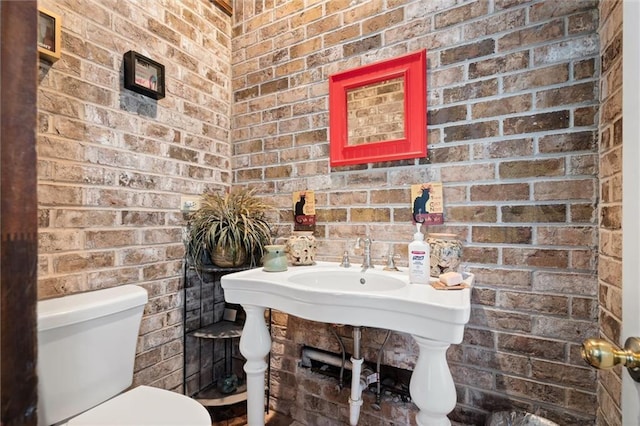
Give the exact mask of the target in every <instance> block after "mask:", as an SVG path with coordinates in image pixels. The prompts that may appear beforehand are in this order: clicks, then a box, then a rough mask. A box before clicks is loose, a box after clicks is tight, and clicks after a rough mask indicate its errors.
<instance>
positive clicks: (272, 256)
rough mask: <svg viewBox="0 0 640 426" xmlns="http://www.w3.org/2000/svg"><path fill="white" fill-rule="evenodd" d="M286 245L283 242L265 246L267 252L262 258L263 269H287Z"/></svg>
mask: <svg viewBox="0 0 640 426" xmlns="http://www.w3.org/2000/svg"><path fill="white" fill-rule="evenodd" d="M285 249H286V247H285V246H284V245H283V244H273V245H267V246H264V250H265V254H264V257H263V258H262V266H263V268H262V269H263V270H264V271H266V272H282V271H286V270H287V256H286V252H285Z"/></svg>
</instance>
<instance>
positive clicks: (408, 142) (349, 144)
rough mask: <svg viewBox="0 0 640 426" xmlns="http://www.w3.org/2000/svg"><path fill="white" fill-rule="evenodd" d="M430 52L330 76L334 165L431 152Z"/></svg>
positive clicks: (331, 162) (391, 158) (330, 119)
mask: <svg viewBox="0 0 640 426" xmlns="http://www.w3.org/2000/svg"><path fill="white" fill-rule="evenodd" d="M426 56H427V53H426V51H425V50H421V51H418V52H415V53H411V54H408V55H404V56H400V57H397V58H393V59H389V60H386V61H382V62H376V63H373V64H369V65H364V66H362V67H358V68H354V69H351V70H348V71H344V72H340V73H336V74H333V75H331V76H330V77H329V146H330V164H331V167H336V166H347V165H352V164H364V163H374V162H380V161H394V160H405V159H410V158H422V157H425V156H426V155H427V83H426V68H427V66H426V62H427V59H426Z"/></svg>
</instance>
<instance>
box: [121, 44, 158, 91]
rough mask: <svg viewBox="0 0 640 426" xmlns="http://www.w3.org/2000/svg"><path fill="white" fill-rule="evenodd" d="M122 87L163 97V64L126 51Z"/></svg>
mask: <svg viewBox="0 0 640 426" xmlns="http://www.w3.org/2000/svg"><path fill="white" fill-rule="evenodd" d="M124 87H125V88H126V89H129V90H133V91H134V92H136V93H140V94H142V95H145V96H148V97H150V98H153V99H162V98H164V95H165V91H164V65H162V64H161V63H159V62H156V61H154V60H152V59H150V58H147V57H146V56H142V55H141V54H139V53H137V52H134V51H133V50H130V51H128V52H127V53H125V54H124Z"/></svg>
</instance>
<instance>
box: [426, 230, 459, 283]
mask: <svg viewBox="0 0 640 426" xmlns="http://www.w3.org/2000/svg"><path fill="white" fill-rule="evenodd" d="M427 243H429V251H430V258H431V259H430V260H431V276H432V277H438V276H440V274H444V273H445V272H458V266H460V259H461V258H462V242H461V241H460V240H459V239H458V237H457V236H456V234H429V235H427Z"/></svg>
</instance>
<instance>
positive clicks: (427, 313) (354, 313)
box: [221, 262, 474, 426]
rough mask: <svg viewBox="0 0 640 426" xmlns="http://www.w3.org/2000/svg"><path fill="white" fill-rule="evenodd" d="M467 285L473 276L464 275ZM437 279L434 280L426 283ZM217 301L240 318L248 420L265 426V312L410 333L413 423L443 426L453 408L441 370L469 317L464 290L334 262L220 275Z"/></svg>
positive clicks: (448, 379) (450, 386)
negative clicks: (414, 351) (236, 307)
mask: <svg viewBox="0 0 640 426" xmlns="http://www.w3.org/2000/svg"><path fill="white" fill-rule="evenodd" d="M462 275H463V279H464V282H465V284H467V285H468V287H471V286H472V284H473V279H474V276H473V274H470V273H466V272H465V273H463V274H462ZM431 280H432V281H437V278H432V279H431ZM221 283H222V287H223V289H224V298H225V300H226V301H227V302H229V303H239V304H241V305H242V306H243V307H244V309H245V312H246V314H247V318H246V321H245V324H244V327H243V331H242V337H241V338H240V352H241V353H242V355H243V356H244V357H245V358H246V359H247V362H246V364H245V367H244V370H245V371H246V373H247V382H246V383H247V418H248V423H249V424H250V425H252V426H263V425H264V383H265V377H264V372H265V371H266V369H267V367H268V366H267V363H266V362H265V357H266V356H267V354H268V353H269V350H270V348H271V337H270V336H271V335H270V333H269V330H268V329H267V326H266V324H265V308H267V307H269V308H272V309H275V310H278V311H281V312H285V313H287V314H290V315H295V316H298V317H300V318H304V319H307V320H311V321H320V322H325V323H330V324H344V325H352V326H361V327H373V328H381V329H388V330H394V331H399V332H402V333H409V334H411V335H412V336H413V338H414V340H415V342H416V344H417V345H418V348H419V357H418V360H417V362H416V365H415V369H414V372H413V374H412V377H411V384H410V386H409V391H410V393H411V399H412V401H413V402H414V403H415V404H416V405H417V406H418V408H419V409H420V412H419V413H418V415H417V416H416V422H417V424H419V425H448V424H450V421H449V419H448V418H447V416H446V415H447V413H448V412H449V411H451V410H452V409H453V408H454V407H455V406H456V388H455V385H454V382H453V378H452V376H451V373H450V371H449V366H448V364H447V357H446V354H447V348H449V345H450V344H451V343H460V342H462V340H463V337H464V329H465V325H466V324H467V322H468V321H469V316H470V314H471V289H470V288H464V289H461V290H453V291H447V290H444V291H443V290H438V289H436V288H434V287H433V286H432V285H428V284H409V275H408V274H407V272H406V270H401V271H400V272H391V271H383V270H382V268H381V267H380V268H376V269H368V270H366V271H364V272H362V270H361V269H360V268H359V267H352V268H349V269H346V268H342V267H340V266H339V265H338V263H335V262H316V264H315V265H308V266H298V267H289V268H288V269H287V270H286V271H280V272H271V271H265V270H264V268H254V269H249V270H245V271H240V272H234V273H231V274H226V275H223V276H222V278H221Z"/></svg>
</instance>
